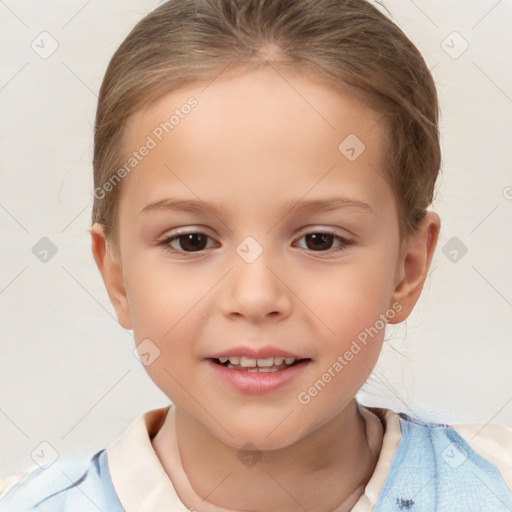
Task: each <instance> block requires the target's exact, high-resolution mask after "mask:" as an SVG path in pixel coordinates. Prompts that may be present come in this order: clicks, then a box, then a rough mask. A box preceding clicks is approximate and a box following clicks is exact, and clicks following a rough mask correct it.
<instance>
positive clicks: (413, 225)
mask: <svg viewBox="0 0 512 512" xmlns="http://www.w3.org/2000/svg"><path fill="white" fill-rule="evenodd" d="M265 63H271V64H278V65H284V66H290V67H292V68H294V69H297V70H306V71H308V72H312V74H314V76H316V77H321V78H323V79H325V80H327V81H328V82H330V83H331V84H332V85H334V86H335V87H338V88H340V89H344V90H348V91H350V93H352V94H354V95H356V96H358V97H359V98H361V99H363V101H365V103H366V104H367V105H369V106H370V107H372V108H373V109H374V110H376V111H377V112H379V113H382V115H383V117H382V120H383V126H384V127H385V133H386V137H387V155H385V167H384V177H385V178H386V179H387V181H388V182H389V183H390V185H391V187H392V189H393V191H394V194H395V198H396V201H397V205H398V210H399V215H400V233H401V235H402V236H404V235H409V234H411V233H414V232H415V231H416V229H417V228H418V226H419V223H420V221H421V219H422V218H423V217H424V215H425V213H426V209H427V207H428V206H429V205H430V203H431V201H432V197H433V192H434V185H435V181H436V178H437V175H438V172H439V167H440V163H441V151H440V146H439V133H438V115H439V113H438V100H437V94H436V89H435V85H434V81H433V79H432V76H431V74H430V72H429V70H428V68H427V66H426V64H425V61H424V60H423V57H422V56H421V54H420V52H419V51H418V49H417V48H416V47H415V46H414V44H413V43H412V42H411V41H410V40H409V39H408V38H407V37H406V36H405V34H404V33H403V32H402V31H401V30H400V29H399V28H398V27H397V26H396V25H395V24H394V23H393V22H392V21H391V20H389V19H388V18H387V17H386V16H384V15H383V14H382V13H381V12H379V10H377V9H376V8H375V7H373V6H372V5H371V4H370V3H369V2H367V1H366V0H169V1H167V2H166V3H164V4H163V5H161V6H160V7H158V8H157V9H155V10H154V11H152V12H151V13H149V14H148V15H147V16H146V17H144V18H143V19H142V20H141V21H140V22H139V23H137V25H136V26H135V27H134V28H133V30H132V31H131V32H130V34H129V35H128V36H127V37H126V39H125V40H124V41H123V42H122V44H121V46H120V47H119V48H118V50H117V51H116V52H115V54H114V55H113V57H112V59H111V61H110V63H109V66H108V68H107V71H106V73H105V77H104V79H103V83H102V86H101V90H100V94H99V99H98V109H97V114H96V124H95V132H94V159H93V167H94V187H95V191H96V190H100V189H102V190H105V189H103V187H105V184H106V183H107V182H108V181H109V180H111V179H112V178H113V177H115V176H114V175H115V174H116V172H117V171H118V169H119V167H120V166H121V165H122V163H123V159H122V157H123V154H122V153H123V151H122V139H123V134H124V132H125V124H126V121H127V119H128V117H129V116H130V115H132V114H133V113H135V112H136V111H137V110H139V109H140V108H142V107H143V106H145V105H148V104H149V103H151V102H152V101H154V100H156V99H158V98H159V97H161V96H162V95H164V94H166V93H168V92H171V91H172V90H176V89H178V88H180V87H183V86H185V85H187V84H192V83H194V82H199V81H205V80H208V79H212V78H213V77H215V76H217V75H218V74H219V73H220V72H221V71H222V70H224V69H225V68H226V67H227V66H230V65H231V66H235V67H236V66H248V65H249V66H259V65H264V64H265ZM340 142H341V141H340ZM120 189H121V184H119V186H114V187H109V192H108V194H104V193H103V194H102V195H97V194H96V192H95V196H94V204H93V209H92V221H93V223H94V222H99V223H101V224H103V225H104V229H105V233H106V235H107V239H108V240H109V242H111V243H112V244H113V245H114V246H115V245H116V238H117V237H116V225H117V221H116V212H117V205H118V202H119V196H120Z"/></svg>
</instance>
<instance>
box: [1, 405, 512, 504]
mask: <svg viewBox="0 0 512 512" xmlns="http://www.w3.org/2000/svg"><path fill="white" fill-rule="evenodd" d="M399 418H400V427H401V431H402V436H401V439H400V442H399V444H398V447H397V449H396V452H395V454H394V457H393V460H392V464H391V467H390V470H389V473H388V475H387V477H386V480H385V482H384V486H383V487H382V490H381V492H380V494H379V497H378V500H377V503H376V505H375V507H374V508H373V512H394V511H396V512H511V511H512V493H511V492H510V490H509V489H508V487H507V485H506V484H505V482H504V480H503V477H502V476H501V474H500V472H499V471H498V469H497V468H496V467H495V466H494V465H493V464H491V462H489V461H488V460H486V459H485V458H483V457H482V456H480V455H479V454H478V453H476V452H475V451H474V450H473V449H472V448H471V447H470V446H469V445H468V444H467V442H466V441H465V440H464V439H463V438H462V437H461V436H460V435H459V434H458V433H457V432H456V431H455V430H454V429H453V428H451V427H450V426H448V425H443V424H439V423H427V422H423V421H419V420H416V419H413V418H411V417H409V416H407V415H406V414H404V413H400V414H399ZM32 511H35V512H98V511H100V512H124V509H123V507H122V505H121V503H120V501H119V499H118V497H117V494H116V491H115V488H114V485H113V483H112V479H111V476H110V472H109V467H108V460H107V451H106V450H101V451H99V452H97V453H96V454H94V455H93V456H92V457H91V458H90V459H87V458H84V457H74V458H73V457H67V458H63V459H60V460H58V461H57V462H55V463H54V464H53V465H52V466H50V467H49V468H48V469H40V468H38V469H36V470H32V471H31V472H29V473H28V474H27V475H26V476H25V477H24V478H23V479H22V480H21V481H20V482H18V483H17V484H15V485H14V486H12V487H10V488H9V489H8V490H7V492H6V493H5V494H4V495H3V496H2V497H1V498H0V512H32ZM169 512H172V511H169ZM206 512H207V511H206Z"/></svg>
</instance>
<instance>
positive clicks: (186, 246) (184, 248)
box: [159, 231, 212, 253]
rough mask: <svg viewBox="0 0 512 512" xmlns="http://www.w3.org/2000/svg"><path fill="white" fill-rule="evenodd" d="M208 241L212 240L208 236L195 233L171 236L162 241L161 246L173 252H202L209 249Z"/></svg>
mask: <svg viewBox="0 0 512 512" xmlns="http://www.w3.org/2000/svg"><path fill="white" fill-rule="evenodd" d="M208 240H212V239H211V238H210V237H209V236H208V235H205V234H204V233H200V232H195V231H194V232H190V233H182V234H179V235H172V236H169V237H167V238H166V239H165V240H162V242H160V244H159V245H162V246H163V247H164V248H166V249H169V250H171V251H173V252H183V253H188V252H200V251H202V250H204V249H207V248H209V247H207V242H208ZM210 247H211V246H210Z"/></svg>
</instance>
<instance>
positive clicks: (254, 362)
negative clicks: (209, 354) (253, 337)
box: [219, 356, 296, 369]
mask: <svg viewBox="0 0 512 512" xmlns="http://www.w3.org/2000/svg"><path fill="white" fill-rule="evenodd" d="M219 361H220V362H221V363H222V364H224V363H226V362H227V361H229V363H230V364H231V365H233V366H238V365H240V366H241V367H242V368H256V367H258V368H265V369H266V368H270V367H272V366H280V365H282V364H283V362H284V363H286V364H287V365H290V364H293V363H294V362H295V361H296V359H295V358H294V357H286V358H284V357H279V356H276V357H268V358H266V359H254V358H251V357H244V356H241V357H239V356H230V357H219ZM228 367H229V365H228Z"/></svg>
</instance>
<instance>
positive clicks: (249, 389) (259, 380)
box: [208, 359, 311, 395]
mask: <svg viewBox="0 0 512 512" xmlns="http://www.w3.org/2000/svg"><path fill="white" fill-rule="evenodd" d="M310 362H311V360H310V359H307V360H304V361H302V362H300V363H298V364H295V365H293V366H290V367H289V368H287V369H286V370H279V371H277V372H261V373H260V372H245V371H243V370H234V369H232V368H226V367H225V366H222V365H220V364H218V363H216V362H214V361H213V360H211V359H209V360H208V364H209V365H210V367H211V368H212V369H213V371H214V372H215V374H216V375H217V376H218V377H219V378H220V379H223V380H224V381H225V382H227V383H228V384H230V385H231V386H233V387H234V388H236V389H237V390H238V391H241V392H242V393H247V394H251V395H263V394H265V393H270V392H271V391H276V390H277V389H279V388H282V387H283V386H285V385H286V384H288V383H289V382H291V381H292V380H293V379H296V378H297V377H298V376H299V375H300V374H301V373H302V372H304V370H305V368H306V366H307V365H308V363H310Z"/></svg>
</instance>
